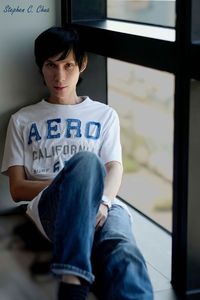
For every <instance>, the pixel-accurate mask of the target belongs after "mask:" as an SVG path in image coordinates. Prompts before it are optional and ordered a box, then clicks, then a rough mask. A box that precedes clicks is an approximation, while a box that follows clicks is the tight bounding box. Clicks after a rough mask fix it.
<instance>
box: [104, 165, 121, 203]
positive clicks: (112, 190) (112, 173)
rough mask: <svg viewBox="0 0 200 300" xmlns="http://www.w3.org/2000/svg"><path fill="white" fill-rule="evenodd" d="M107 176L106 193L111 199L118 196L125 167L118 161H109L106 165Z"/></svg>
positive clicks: (105, 182)
mask: <svg viewBox="0 0 200 300" xmlns="http://www.w3.org/2000/svg"><path fill="white" fill-rule="evenodd" d="M105 167H106V177H105V181H104V193H103V194H104V195H105V196H107V197H108V198H109V199H110V200H111V201H112V200H113V199H114V198H115V197H116V196H117V193H118V191H119V188H120V185H121V181H122V174H123V167H122V165H121V164H120V163H119V162H117V161H111V162H108V163H107V164H106V165H105Z"/></svg>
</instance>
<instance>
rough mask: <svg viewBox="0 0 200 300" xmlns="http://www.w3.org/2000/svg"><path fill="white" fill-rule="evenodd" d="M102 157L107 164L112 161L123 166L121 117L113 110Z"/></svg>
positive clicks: (104, 134) (103, 143) (108, 123)
mask: <svg viewBox="0 0 200 300" xmlns="http://www.w3.org/2000/svg"><path fill="white" fill-rule="evenodd" d="M100 157H101V159H102V160H103V162H104V163H105V164H106V163H108V162H110V161H118V162H120V163H121V164H122V147H121V142H120V124H119V117H118V115H117V113H116V111H115V110H113V109H112V110H111V115H110V116H109V118H108V122H107V125H106V129H105V131H104V133H103V141H102V145H101V149H100Z"/></svg>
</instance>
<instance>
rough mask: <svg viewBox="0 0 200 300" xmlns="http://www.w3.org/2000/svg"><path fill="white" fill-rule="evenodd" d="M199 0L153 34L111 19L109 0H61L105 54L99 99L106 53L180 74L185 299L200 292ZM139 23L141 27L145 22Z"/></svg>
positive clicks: (179, 209)
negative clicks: (192, 193) (193, 97)
mask: <svg viewBox="0 0 200 300" xmlns="http://www.w3.org/2000/svg"><path fill="white" fill-rule="evenodd" d="M195 1H196V0H193V1H192V0H191V1H188V0H176V14H177V15H176V17H177V18H176V28H175V29H170V28H163V27H160V28H159V27H158V26H157V33H158V34H157V36H155V35H154V26H147V27H148V28H149V31H148V32H149V33H148V34H147V35H146V36H144V35H140V34H138V32H137V30H136V28H134V23H133V25H132V27H131V29H130V30H131V32H130V30H128V31H127V30H126V29H124V28H125V27H124V26H123V25H124V22H121V21H113V20H112V22H110V20H107V18H106V0H73V1H72V0H62V1H61V3H62V24H63V26H64V25H65V24H66V23H73V25H74V26H76V27H77V28H78V30H79V32H80V35H81V37H82V38H83V40H84V42H85V46H86V50H87V51H88V52H90V53H94V54H99V55H101V56H102V61H101V62H99V63H98V68H96V66H95V67H94V68H93V69H91V73H93V76H91V83H92V84H91V85H90V88H91V93H92V94H93V93H94V94H95V90H97V89H96V88H95V90H92V86H96V85H97V83H99V82H100V84H102V86H101V85H100V87H101V88H100V89H101V91H99V93H100V94H99V95H100V98H101V96H103V97H104V98H105V99H107V85H106V82H107V77H106V76H107V75H106V57H111V58H115V59H119V60H122V61H127V62H130V63H134V64H138V65H142V66H145V67H150V68H154V69H157V70H162V71H167V72H169V73H172V74H174V76H175V97H174V107H175V108H174V168H173V231H172V285H173V287H174V289H175V291H176V292H177V293H178V294H179V295H181V299H183V298H182V297H185V296H187V297H188V298H189V299H199V297H200V280H199V274H200V261H197V262H196V264H197V266H198V267H197V269H196V270H198V272H197V274H196V275H193V279H194V282H193V283H192V284H190V282H189V280H188V277H189V276H188V272H189V271H191V269H190V268H188V264H189V258H188V244H189V243H190V244H191V243H192V244H193V246H194V247H195V244H196V243H200V240H199V241H196V240H193V238H192V237H191V236H189V231H188V227H189V226H190V222H192V221H193V220H192V219H191V218H189V217H188V204H189V203H188V201H189V199H188V170H189V168H188V164H189V159H188V156H189V121H190V120H189V110H190V82H191V79H196V80H200V68H199V64H198V63H197V62H198V61H199V58H198V54H199V53H200V44H199V43H198V42H196V43H195V42H194V43H192V42H191V39H192V38H191V36H192V35H191V28H192V4H194V2H195ZM197 1H198V0H197ZM137 26H138V24H137ZM140 26H141V29H142V26H145V25H144V24H141V25H140ZM145 28H146V27H145ZM159 30H160V36H159ZM164 33H165V34H166V36H168V35H169V36H172V35H173V34H174V36H175V39H174V40H173V39H171V38H166V39H163V34H164ZM164 36H165V35H164ZM94 61H95V59H94ZM100 78H101V79H100ZM99 80H100V81H99ZM98 90H99V89H98ZM97 98H98V93H97ZM190 215H192V213H191V212H190ZM199 226H200V221H199Z"/></svg>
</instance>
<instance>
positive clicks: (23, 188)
mask: <svg viewBox="0 0 200 300" xmlns="http://www.w3.org/2000/svg"><path fill="white" fill-rule="evenodd" d="M8 176H9V183H10V193H11V196H12V198H13V200H14V201H15V202H19V201H30V200H32V199H33V198H34V197H36V196H37V195H38V194H39V193H40V192H41V191H42V190H43V189H44V188H45V187H47V186H48V185H49V184H50V183H51V180H44V181H42V180H41V181H39V180H38V181H32V180H27V179H26V174H25V171H24V167H23V166H13V167H10V168H9V169H8Z"/></svg>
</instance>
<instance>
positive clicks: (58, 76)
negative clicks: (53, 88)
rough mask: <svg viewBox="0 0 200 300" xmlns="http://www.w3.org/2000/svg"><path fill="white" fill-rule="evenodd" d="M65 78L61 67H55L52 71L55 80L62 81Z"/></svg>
mask: <svg viewBox="0 0 200 300" xmlns="http://www.w3.org/2000/svg"><path fill="white" fill-rule="evenodd" d="M65 79H66V72H65V70H63V69H62V68H57V69H56V70H55V73H54V80H55V81H56V82H58V83H59V82H63V81H65Z"/></svg>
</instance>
